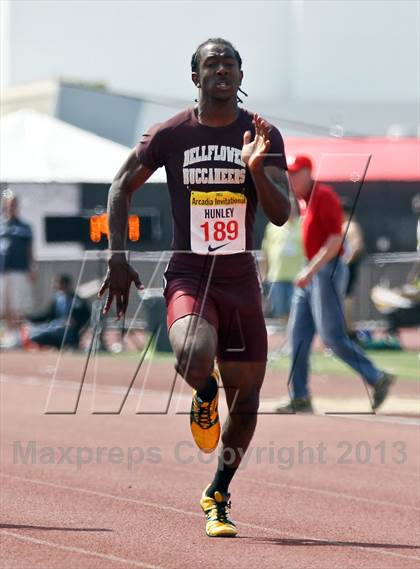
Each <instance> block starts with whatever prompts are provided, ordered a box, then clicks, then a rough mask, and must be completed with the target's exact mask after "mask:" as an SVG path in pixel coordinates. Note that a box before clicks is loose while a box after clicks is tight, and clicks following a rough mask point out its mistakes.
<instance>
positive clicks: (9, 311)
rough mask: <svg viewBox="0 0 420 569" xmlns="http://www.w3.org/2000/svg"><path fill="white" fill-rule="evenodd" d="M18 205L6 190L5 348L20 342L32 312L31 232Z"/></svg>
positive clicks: (2, 255)
mask: <svg viewBox="0 0 420 569" xmlns="http://www.w3.org/2000/svg"><path fill="white" fill-rule="evenodd" d="M18 205H19V204H18V199H17V197H16V196H15V194H14V193H13V192H12V191H11V190H10V189H7V190H5V191H4V192H3V194H2V196H1V209H2V215H1V218H0V315H1V316H2V317H3V318H4V319H5V323H6V334H5V337H4V338H3V339H2V342H1V346H2V347H3V348H7V347H11V346H12V345H13V344H15V343H16V342H17V341H18V339H19V336H20V326H21V324H22V321H23V319H24V316H25V314H26V313H28V312H30V310H31V309H32V283H33V282H34V280H35V269H34V263H33V255H32V229H31V227H30V226H29V225H28V224H27V223H25V222H23V221H22V220H21V219H20V218H19V216H18Z"/></svg>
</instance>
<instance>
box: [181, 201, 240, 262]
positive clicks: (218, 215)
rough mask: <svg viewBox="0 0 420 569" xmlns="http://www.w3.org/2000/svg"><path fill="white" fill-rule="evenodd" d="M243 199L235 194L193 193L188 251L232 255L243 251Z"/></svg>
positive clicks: (201, 253)
mask: <svg viewBox="0 0 420 569" xmlns="http://www.w3.org/2000/svg"><path fill="white" fill-rule="evenodd" d="M246 201H247V200H246V196H244V194H239V193H234V192H224V191H220V192H198V191H192V192H191V198H190V206H191V208H190V209H191V251H193V253H198V254H200V255H209V254H210V255H232V254H233V253H242V252H243V251H245V248H246V231H245V214H246Z"/></svg>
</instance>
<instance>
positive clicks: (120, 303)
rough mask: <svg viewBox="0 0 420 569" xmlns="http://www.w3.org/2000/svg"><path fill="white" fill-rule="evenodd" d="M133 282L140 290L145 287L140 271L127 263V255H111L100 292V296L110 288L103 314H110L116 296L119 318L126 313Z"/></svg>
mask: <svg viewBox="0 0 420 569" xmlns="http://www.w3.org/2000/svg"><path fill="white" fill-rule="evenodd" d="M131 283H134V285H135V286H136V288H138V289H139V290H143V289H144V286H143V285H142V283H141V281H140V277H139V275H138V273H137V272H136V271H135V270H134V269H133V267H131V265H129V264H128V263H127V260H126V259H125V257H124V258H120V257H114V258H113V257H111V259H110V260H109V262H108V271H107V273H106V275H105V278H104V280H103V282H102V284H101V288H100V289H99V293H98V296H102V295H103V294H104V292H105V291H106V290H107V289H108V296H107V299H106V302H105V306H104V308H103V311H102V312H103V314H108V312H109V309H110V308H111V305H112V301H113V300H114V297H115V301H116V304H117V319H120V318H121V316H123V315H124V314H125V311H126V310H127V306H128V297H129V293H130V286H131Z"/></svg>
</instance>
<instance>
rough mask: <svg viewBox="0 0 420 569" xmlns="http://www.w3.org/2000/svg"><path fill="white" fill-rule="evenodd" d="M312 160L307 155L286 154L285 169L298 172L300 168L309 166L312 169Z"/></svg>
mask: <svg viewBox="0 0 420 569" xmlns="http://www.w3.org/2000/svg"><path fill="white" fill-rule="evenodd" d="M312 167H313V164H312V160H311V159H310V158H309V157H308V156H304V155H303V154H299V155H298V156H288V158H287V169H288V170H289V172H299V170H302V168H309V170H312Z"/></svg>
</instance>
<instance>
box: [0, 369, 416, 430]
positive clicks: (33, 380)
mask: <svg viewBox="0 0 420 569" xmlns="http://www.w3.org/2000/svg"><path fill="white" fill-rule="evenodd" d="M50 382H51V379H50V378H43V377H39V376H17V375H9V374H1V376H0V383H11V384H15V385H23V384H25V385H42V386H44V387H46V386H48V385H49V384H50ZM79 387H80V382H75V381H70V380H69V381H68V380H62V379H55V380H54V388H58V389H60V388H61V389H67V390H72V391H77V390H78V389H79ZM83 391H84V392H87V393H101V394H106V395H108V394H118V395H125V394H126V393H127V388H126V387H124V386H121V385H101V386H97V385H96V384H91V383H86V384H85V385H84V386H83ZM165 392H166V393H167V395H168V396H169V392H168V391H167V390H165V389H162V390H156V389H143V388H140V389H139V388H136V387H133V388H132V389H131V390H130V394H131V395H136V396H140V395H143V396H147V397H155V396H156V397H161V396H162V393H165ZM174 398H176V399H177V401H178V404H179V402H182V401H184V402H185V401H190V400H191V396H190V395H187V394H185V393H182V391H181V392H175V393H174ZM337 399H340V398H337ZM341 399H344V398H341ZM400 399H401V400H402V401H405V399H404V398H399V400H400ZM328 401H330V402H331V404H330V405H327V406H326V407H325V408H326V409H330V408H332V405H333V404H334V403H335V402H336V400H335V399H328ZM408 401H410V402H411V399H408ZM278 403H279V400H278V399H273V398H264V397H262V398H261V406H260V408H261V410H262V411H272V409H273V408H274V407H275V406H277V404H278ZM144 414H147V413H144ZM175 414H177V413H175ZM264 414H266V413H261V415H262V416H264ZM316 416H317V417H328V418H334V419H351V420H353V421H370V422H374V423H387V424H391V425H405V426H407V427H419V426H420V419H418V418H417V417H398V416H395V417H393V416H388V415H356V414H355V415H346V414H343V415H340V414H339V413H338V414H337V415H335V414H334V415H328V414H327V415H325V414H324V413H320V414H318V415H316Z"/></svg>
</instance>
